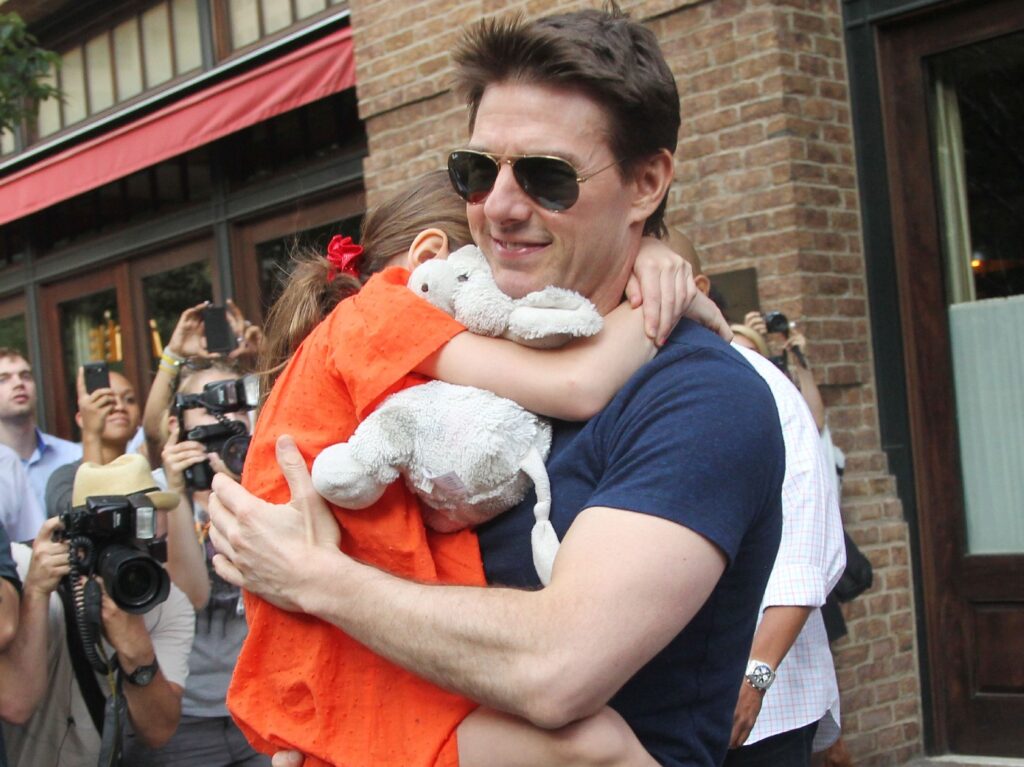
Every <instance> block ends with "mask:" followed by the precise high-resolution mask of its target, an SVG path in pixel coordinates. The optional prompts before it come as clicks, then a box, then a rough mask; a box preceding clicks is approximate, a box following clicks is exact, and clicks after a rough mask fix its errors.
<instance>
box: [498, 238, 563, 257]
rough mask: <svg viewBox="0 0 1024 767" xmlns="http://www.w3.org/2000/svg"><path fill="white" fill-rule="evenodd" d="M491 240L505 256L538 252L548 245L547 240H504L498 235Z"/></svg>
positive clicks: (500, 253)
mask: <svg viewBox="0 0 1024 767" xmlns="http://www.w3.org/2000/svg"><path fill="white" fill-rule="evenodd" d="M491 240H492V241H493V242H494V244H495V246H496V248H497V250H498V251H499V255H503V256H511V257H516V256H525V255H530V254H532V253H536V252H537V251H539V250H543V249H544V248H546V247H547V246H548V244H549V243H547V242H526V241H523V240H503V239H500V238H498V237H492V238H491Z"/></svg>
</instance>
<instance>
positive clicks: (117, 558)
mask: <svg viewBox="0 0 1024 767" xmlns="http://www.w3.org/2000/svg"><path fill="white" fill-rule="evenodd" d="M60 520H61V523H62V524H63V525H64V530H63V532H62V533H61V537H62V538H63V539H64V540H67V541H68V543H69V544H70V552H71V553H70V558H71V563H72V572H73V573H76V574H78V575H85V576H89V577H92V576H96V575H98V576H99V577H100V578H102V579H103V586H104V588H105V589H106V592H107V594H108V595H110V598H111V599H113V600H114V602H115V603H116V604H117V606H118V607H120V608H121V609H122V610H124V611H125V612H129V613H135V614H137V615H138V614H142V613H146V612H149V611H150V610H152V609H153V608H154V607H156V606H157V605H158V604H160V603H161V602H163V601H164V600H165V599H167V595H168V593H169V591H170V588H171V580H170V578H169V577H168V576H167V573H166V572H165V571H164V568H163V567H162V566H161V564H160V563H161V562H166V561H167V541H166V540H165V539H164V538H157V537H156V509H155V508H154V506H153V502H152V501H150V500H149V498H148V497H147V496H146V495H145V494H144V493H135V494H133V495H127V496H126V495H104V496H90V497H88V498H86V499H85V505H84V506H78V507H75V508H73V509H71V510H70V511H65V512H63V513H62V514H61V515H60Z"/></svg>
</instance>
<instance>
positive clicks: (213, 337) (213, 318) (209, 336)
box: [203, 305, 238, 354]
mask: <svg viewBox="0 0 1024 767" xmlns="http://www.w3.org/2000/svg"><path fill="white" fill-rule="evenodd" d="M203 328H204V329H205V331H206V351H208V352H210V353H211V354H230V353H231V352H233V351H234V350H235V349H237V348H238V339H237V338H236V337H235V331H233V330H232V329H231V324H230V323H229V322H228V310H227V307H224V306H216V305H210V306H207V307H206V308H205V309H203Z"/></svg>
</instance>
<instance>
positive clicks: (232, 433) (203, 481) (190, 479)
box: [185, 421, 250, 490]
mask: <svg viewBox="0 0 1024 767" xmlns="http://www.w3.org/2000/svg"><path fill="white" fill-rule="evenodd" d="M185 439H190V440H194V441H196V442H201V443H202V444H203V447H204V448H206V452H208V453H217V454H218V455H219V456H220V458H221V460H222V461H224V465H225V466H226V467H227V468H228V470H229V471H231V472H232V473H234V474H238V475H241V473H242V467H243V466H245V456H246V453H248V451H249V440H250V437H249V433H248V431H247V430H246V428H245V424H244V423H242V422H241V421H225V422H224V423H212V424H208V425H206V426H197V427H196V428H194V429H189V430H188V431H187V432H186V433H185ZM213 474H214V472H213V467H212V466H211V465H210V462H209V461H203V462H202V463H197V464H195V465H193V466H189V467H188V468H187V469H185V484H186V485H188V486H189V487H191V488H193V489H195V490H209V489H210V486H211V485H212V484H213Z"/></svg>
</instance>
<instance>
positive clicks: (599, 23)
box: [454, 5, 679, 234]
mask: <svg viewBox="0 0 1024 767" xmlns="http://www.w3.org/2000/svg"><path fill="white" fill-rule="evenodd" d="M454 56H455V64H456V77H457V83H458V86H459V88H460V90H461V91H462V92H463V94H464V95H465V97H466V101H467V102H468V104H469V126H470V130H472V129H473V125H474V123H475V122H476V115H477V110H478V108H479V106H480V100H481V99H482V98H483V95H484V91H485V90H486V89H487V86H489V85H495V84H498V83H506V82H523V83H534V84H538V85H549V86H556V87H566V88H572V89H577V90H580V91H583V92H584V93H585V94H587V95H588V96H589V97H590V98H592V99H594V101H595V102H597V103H598V104H599V105H600V106H601V107H602V108H603V109H604V110H605V112H606V113H607V115H608V120H609V124H610V126H611V135H610V136H609V137H608V143H609V146H610V147H611V150H612V152H613V153H614V154H615V157H616V159H618V160H619V162H620V168H621V171H620V172H621V173H622V174H623V176H626V175H628V174H629V173H630V172H631V171H633V170H634V168H635V165H636V162H637V161H638V160H641V159H644V158H647V157H650V156H651V155H653V154H655V153H657V152H658V151H659V150H661V149H668V150H669V151H670V152H673V153H674V152H675V149H676V141H677V138H678V135H679V92H678V91H677V90H676V82H675V78H674V77H673V76H672V71H671V70H670V69H669V67H668V64H667V63H666V62H665V57H664V56H663V55H662V53H661V49H660V48H659V47H658V40H657V38H656V37H655V36H654V33H653V32H651V30H649V29H647V28H646V27H644V26H643V25H641V24H638V23H636V22H634V21H631V20H630V19H629V17H628V16H626V15H625V14H624V13H622V12H621V11H620V10H618V8H617V7H615V6H614V5H612V7H611V9H610V10H608V11H597V10H585V11H578V12H575V13H566V14H561V15H557V16H547V17H545V18H542V19H539V20H537V21H533V22H527V21H525V20H524V19H523V18H522V17H520V16H512V17H505V18H501V19H489V20H484V21H481V22H479V23H477V24H475V25H474V26H472V27H470V28H469V29H468V30H467V32H466V34H465V35H464V36H463V39H462V41H461V42H460V44H459V46H458V47H457V49H456V51H455V54H454ZM666 199H667V195H666ZM665 203H666V200H665V199H663V200H662V201H661V204H660V205H659V206H658V209H657V210H656V211H655V212H654V213H652V214H651V216H650V218H648V219H647V222H646V223H645V225H644V234H662V233H663V232H664V215H665Z"/></svg>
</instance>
